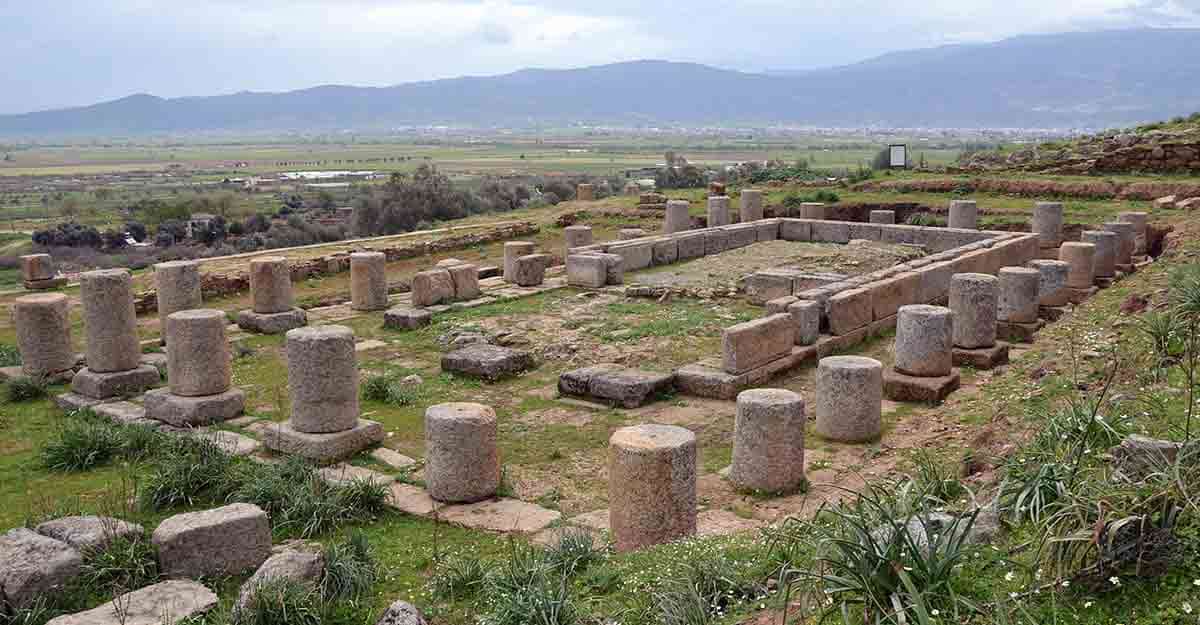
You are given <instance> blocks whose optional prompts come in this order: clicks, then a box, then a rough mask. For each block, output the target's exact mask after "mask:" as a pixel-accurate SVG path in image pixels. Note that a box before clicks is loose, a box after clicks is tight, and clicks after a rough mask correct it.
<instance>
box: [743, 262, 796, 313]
mask: <svg viewBox="0 0 1200 625" xmlns="http://www.w3.org/2000/svg"><path fill="white" fill-rule="evenodd" d="M795 280H796V272H795V271H791V270H788V269H764V270H762V271H756V272H754V273H752V274H750V275H749V276H746V297H747V299H748V300H749V301H750V303H751V304H757V305H759V306H762V305H764V304H766V303H767V302H769V301H771V300H775V299H779V298H781V297H789V296H791V295H792V285H793V284H794V283H795Z"/></svg>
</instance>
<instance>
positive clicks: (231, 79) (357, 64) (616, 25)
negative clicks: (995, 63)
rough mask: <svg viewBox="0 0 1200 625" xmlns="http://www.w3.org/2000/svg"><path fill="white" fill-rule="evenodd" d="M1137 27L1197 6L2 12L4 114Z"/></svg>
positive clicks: (145, 3)
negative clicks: (144, 98)
mask: <svg viewBox="0 0 1200 625" xmlns="http://www.w3.org/2000/svg"><path fill="white" fill-rule="evenodd" d="M1140 26H1157V27H1182V26H1189V27H1196V26H1200V0H921V1H920V2H906V1H897V0H689V1H687V2H647V1H645V0H600V1H597V0H555V1H553V2H552V1H549V0H527V1H520V0H484V1H474V2H473V1H468V0H442V1H426V0H0V53H2V54H3V61H2V62H3V67H4V70H3V73H0V113H14V112H25V111H31V110H41V109H47V108H57V107H63V106H73V105H81V104H91V103H95V102H99V101H104V100H111V99H115V98H119V97H123V96H126V95H130V94H132V93H151V94H154V95H158V96H163V97H175V96H185V95H215V94H223V93H232V92H236V91H244V90H249V91H284V90H289V89H299V88H304V87H310V86H314V85H319V84H329V83H338V84H353V85H364V86H366V85H391V84H396V83H401V82H410V81H414V80H426V79H432V78H446V77H454V76H460V75H467V74H473V75H486V74H498V73H504V72H509V71H513V70H516V69H520V68H524V67H556V68H560V67H573V66H580V65H595V64H601V63H609V62H614V61H625V60H635V59H665V60H674V61H695V62H700V63H707V64H712V65H717V66H720V67H725V68H730V69H740V70H746V71H761V70H764V69H800V68H813V67H822V66H829V65H840V64H846V63H853V62H855V61H860V60H863V59H865V58H869V57H871V56H875V55H877V54H881V53H884V52H889V51H894V50H903V49H909V48H920V47H930V46H936V45H943V44H949V43H963V42H981V41H992V40H997V39H1002V38H1005V37H1010V36H1013V35H1019V34H1025V33H1045V32H1058V31H1068V30H1097V29H1108V28H1130V27H1140Z"/></svg>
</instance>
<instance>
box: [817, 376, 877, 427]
mask: <svg viewBox="0 0 1200 625" xmlns="http://www.w3.org/2000/svg"><path fill="white" fill-rule="evenodd" d="M816 386H817V400H816V403H817V410H816V412H817V422H816V432H817V434H819V435H820V436H821V437H822V438H826V439H829V440H832V441H838V442H843V443H862V442H867V441H871V440H875V439H877V438H879V435H880V432H881V431H882V411H883V408H882V406H883V365H882V364H880V362H879V361H878V360H874V359H872V358H865V357H862V356H830V357H827V358H822V359H821V361H820V362H819V363H818V364H817V384H816Z"/></svg>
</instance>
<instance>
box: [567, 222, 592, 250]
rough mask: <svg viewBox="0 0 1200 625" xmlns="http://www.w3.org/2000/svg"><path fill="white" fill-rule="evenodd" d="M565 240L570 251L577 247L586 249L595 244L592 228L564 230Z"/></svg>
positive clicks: (575, 227)
mask: <svg viewBox="0 0 1200 625" xmlns="http://www.w3.org/2000/svg"><path fill="white" fill-rule="evenodd" d="M563 239H564V241H565V242H566V247H567V249H568V250H570V249H571V248H575V247H585V246H588V245H591V244H592V243H593V242H594V239H593V238H592V227H591V226H567V227H566V228H563Z"/></svg>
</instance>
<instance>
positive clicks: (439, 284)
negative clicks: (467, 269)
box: [412, 269, 454, 308]
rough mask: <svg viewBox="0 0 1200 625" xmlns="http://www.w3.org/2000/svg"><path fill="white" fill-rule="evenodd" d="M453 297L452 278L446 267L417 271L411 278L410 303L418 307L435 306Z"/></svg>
mask: <svg viewBox="0 0 1200 625" xmlns="http://www.w3.org/2000/svg"><path fill="white" fill-rule="evenodd" d="M453 299H454V278H452V277H451V276H450V271H449V270H447V269H430V270H428V271H421V272H418V273H417V274H416V275H415V276H413V279H412V304H413V306H416V307H418V308H425V307H427V306H436V305H438V304H442V303H445V302H449V301H451V300H453Z"/></svg>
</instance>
